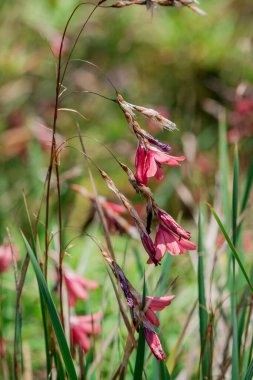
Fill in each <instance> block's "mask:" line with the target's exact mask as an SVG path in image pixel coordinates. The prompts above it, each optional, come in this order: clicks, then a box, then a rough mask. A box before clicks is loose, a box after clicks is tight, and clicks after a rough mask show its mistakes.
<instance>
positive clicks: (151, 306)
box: [137, 293, 175, 327]
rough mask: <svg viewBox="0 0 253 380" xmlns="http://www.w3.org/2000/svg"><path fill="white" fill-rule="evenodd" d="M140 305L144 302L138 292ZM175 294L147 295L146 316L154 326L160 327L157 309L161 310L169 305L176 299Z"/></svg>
mask: <svg viewBox="0 0 253 380" xmlns="http://www.w3.org/2000/svg"><path fill="white" fill-rule="evenodd" d="M137 298H138V303H139V306H141V304H142V297H141V295H140V294H139V293H137ZM174 298H175V296H173V295H172V296H164V297H150V296H146V305H145V316H146V318H147V320H148V321H149V322H150V323H151V324H152V325H154V326H156V327H159V326H160V322H159V319H158V318H157V315H156V313H155V312H156V311H161V310H163V309H165V307H167V306H169V305H170V304H171V302H172V301H173V300H174Z"/></svg>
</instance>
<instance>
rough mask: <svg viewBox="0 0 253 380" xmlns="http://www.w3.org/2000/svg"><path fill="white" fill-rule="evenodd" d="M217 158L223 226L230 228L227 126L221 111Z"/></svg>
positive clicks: (223, 113)
mask: <svg viewBox="0 0 253 380" xmlns="http://www.w3.org/2000/svg"><path fill="white" fill-rule="evenodd" d="M219 160H220V188H221V199H222V205H223V211H224V216H225V222H224V224H225V227H226V229H227V230H229V228H230V210H229V198H228V194H229V189H228V183H229V160H228V143H227V127H226V120H225V112H224V111H223V112H222V113H221V114H220V117H219Z"/></svg>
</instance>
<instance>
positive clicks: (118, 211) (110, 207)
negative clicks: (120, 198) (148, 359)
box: [101, 201, 126, 215]
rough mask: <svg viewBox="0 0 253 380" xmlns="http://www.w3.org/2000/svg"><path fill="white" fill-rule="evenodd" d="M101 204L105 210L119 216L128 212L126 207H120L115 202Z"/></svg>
mask: <svg viewBox="0 0 253 380" xmlns="http://www.w3.org/2000/svg"><path fill="white" fill-rule="evenodd" d="M101 204H102V206H103V208H105V209H106V210H111V211H113V212H115V213H116V214H118V215H121V214H124V213H125V212H126V209H125V207H124V206H122V205H119V204H117V203H114V202H108V201H104V202H101Z"/></svg>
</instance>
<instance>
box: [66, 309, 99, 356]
mask: <svg viewBox="0 0 253 380" xmlns="http://www.w3.org/2000/svg"><path fill="white" fill-rule="evenodd" d="M101 317H102V313H96V314H91V315H78V316H77V315H73V316H71V317H70V333H71V337H72V340H73V344H74V346H78V345H80V347H81V348H82V349H83V351H84V352H87V351H88V350H89V348H90V345H91V344H90V340H89V336H90V335H96V334H98V333H100V331H101V328H100V325H99V324H98V323H97V322H98V321H100V320H101Z"/></svg>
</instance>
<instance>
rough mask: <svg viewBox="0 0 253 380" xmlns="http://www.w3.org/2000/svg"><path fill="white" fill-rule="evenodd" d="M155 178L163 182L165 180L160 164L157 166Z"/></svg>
mask: <svg viewBox="0 0 253 380" xmlns="http://www.w3.org/2000/svg"><path fill="white" fill-rule="evenodd" d="M155 178H156V179H157V180H158V181H161V180H163V178H164V170H163V168H162V167H161V166H160V164H157V172H156V174H155Z"/></svg>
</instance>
